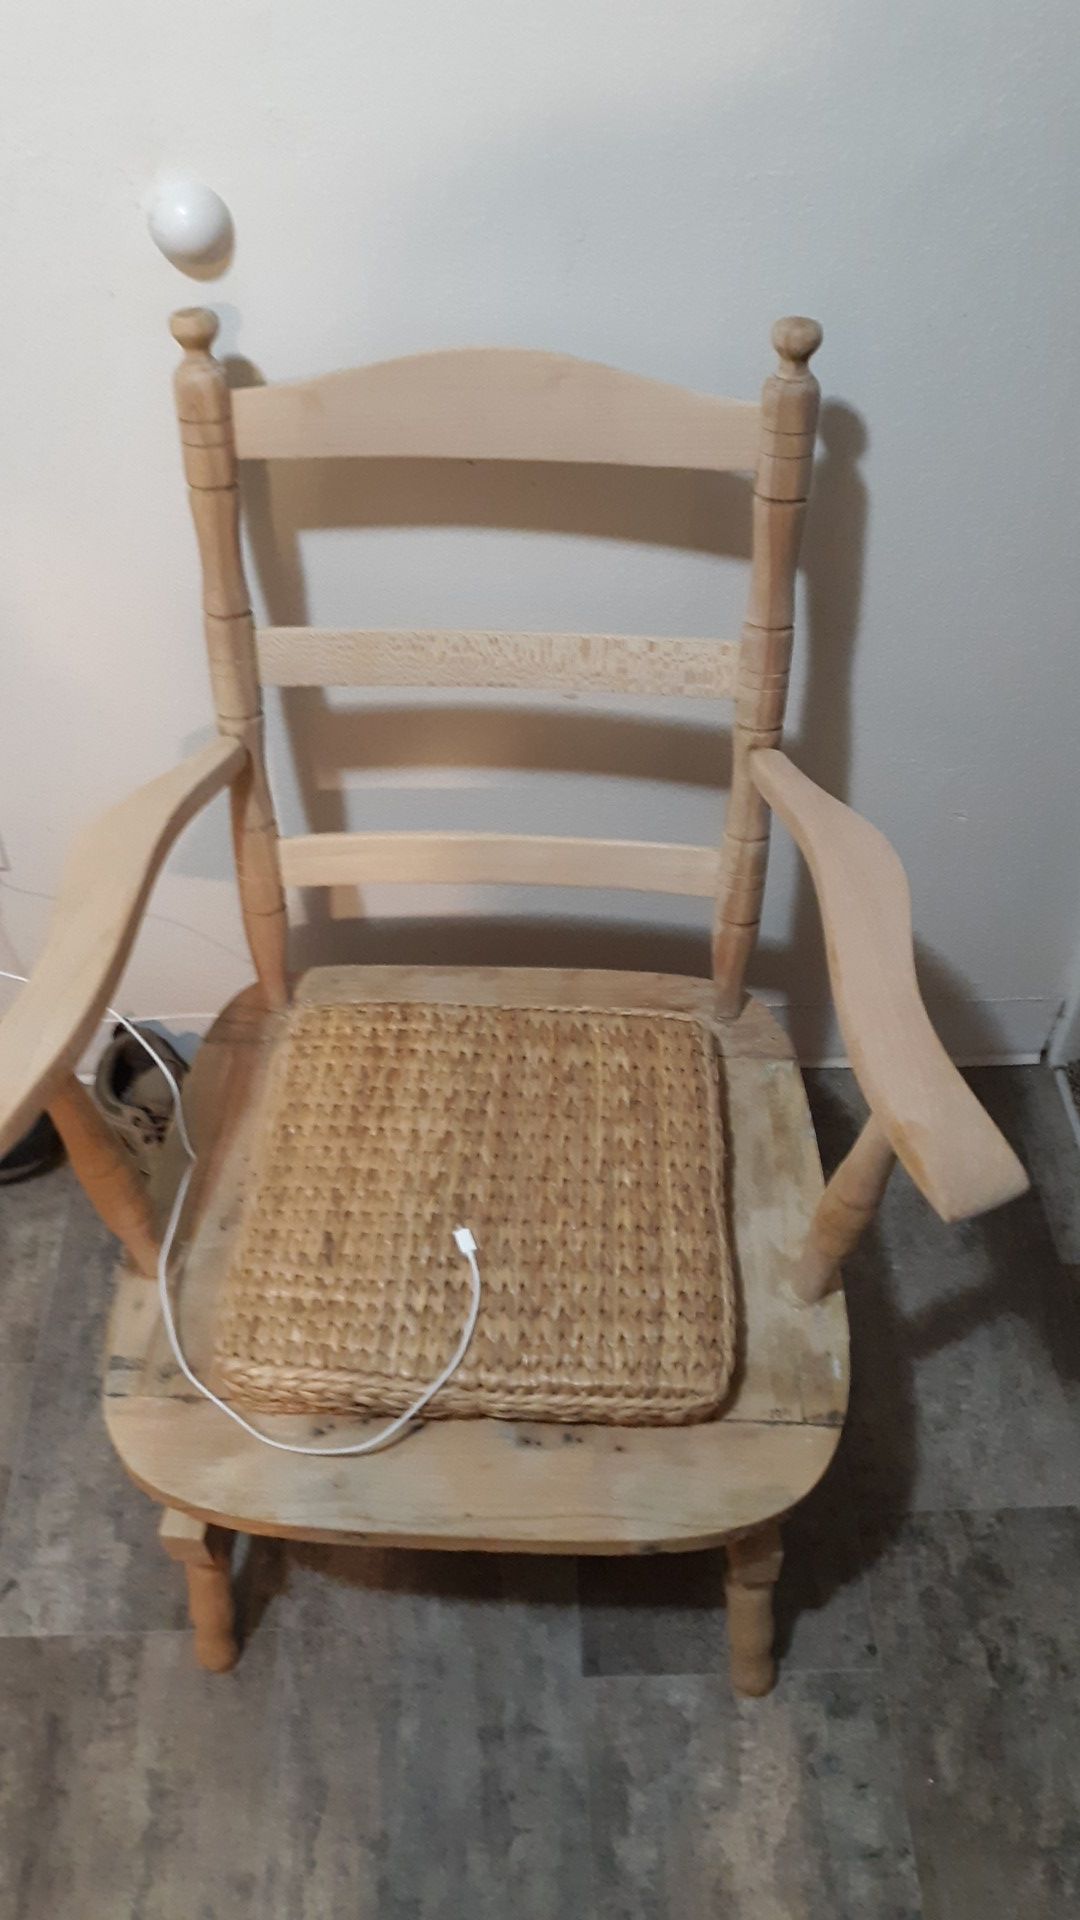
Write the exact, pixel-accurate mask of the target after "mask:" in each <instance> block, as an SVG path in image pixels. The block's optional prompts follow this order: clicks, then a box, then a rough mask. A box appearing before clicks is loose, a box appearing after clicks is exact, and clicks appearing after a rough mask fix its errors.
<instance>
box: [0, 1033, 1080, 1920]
mask: <svg viewBox="0 0 1080 1920" xmlns="http://www.w3.org/2000/svg"><path fill="white" fill-rule="evenodd" d="M975 1078H976V1082H977V1085H978V1090H979V1092H980V1095H981V1096H982V1097H983V1098H984V1099H985V1100H987V1102H988V1104H989V1105H990V1106H991V1108H992V1110H993V1111H994V1113H995V1115H996V1116H997V1117H998V1119H999V1121H1000V1123H1001V1124H1002V1125H1003V1126H1004V1127H1005V1128H1006V1130H1007V1131H1008V1132H1009V1134H1010V1136H1011V1137H1012V1138H1013V1140H1014V1143H1015V1144H1016V1146H1017V1148H1018V1150H1019V1151H1020V1153H1021V1155H1022V1157H1023V1158H1024V1159H1025V1161H1026V1163H1027V1164H1028V1166H1029V1169H1030V1171H1031V1173H1032V1176H1033V1180H1034V1182H1035V1190H1034V1192H1033V1193H1032V1194H1031V1195H1030V1196H1027V1197H1025V1198H1024V1199H1022V1200H1021V1201H1019V1202H1017V1203H1016V1204H1015V1205H1014V1206H1013V1207H1011V1208H1009V1209H1006V1210H1003V1211H1002V1212H1001V1213H999V1214H996V1215H993V1216H990V1217H989V1218H988V1219H986V1220H983V1221H978V1222H975V1223H973V1224H972V1225H969V1226H967V1227H964V1228H959V1229H951V1230H950V1229H946V1228H944V1227H942V1226H941V1225H940V1223H938V1222H937V1221H935V1219H934V1218H933V1216H932V1215H931V1214H930V1213H929V1212H928V1210H927V1209H926V1207H925V1206H924V1205H923V1203H922V1202H921V1200H920V1199H919V1197H918V1196H917V1195H916V1194H915V1192H914V1191H913V1189H912V1188H911V1186H910V1183H909V1182H908V1181H907V1180H906V1179H905V1178H904V1177H903V1176H898V1177H897V1178H896V1179H895V1180H894V1182H893V1183H892V1186H891V1187H890V1191H889V1194H888V1196H887V1199H886V1203H885V1207H884V1209H883V1212H882V1216H881V1219H880V1222H879V1225H878V1227H877V1228H876V1229H875V1231H874V1233H872V1234H871V1235H870V1236H869V1237H868V1239H867V1241H866V1243H865V1244H864V1246H863V1248H862V1249H861V1250H860V1252H859V1254H858V1255H857V1256H856V1258H855V1259H854V1260H853V1261H852V1262H851V1264H850V1268H849V1271H848V1276H847V1279H848V1299H849V1308H850V1313H851V1319H852V1332H853V1356H854V1383H853V1397H852V1413H851V1419H850V1421H849V1425H848V1428H847V1430H846V1432H845V1434H844V1438H843V1441H842V1444H841V1449H840V1453H839V1455H838V1458H837V1461H836V1463H835V1465H834V1467H833V1469H832V1470H831V1471H830V1473H829V1474H828V1476H827V1477H826V1479H825V1480H824V1482H823V1483H822V1485H821V1486H820V1487H819V1488H818V1489H817V1491H816V1492H815V1493H814V1494H813V1496H812V1497H811V1498H810V1499H809V1500H808V1501H807V1502H806V1503H805V1505H804V1506H803V1508H802V1509H801V1510H800V1511H799V1513H798V1514H797V1515H795V1516H793V1518H792V1520H791V1521H790V1523H789V1524H788V1526H787V1527H786V1529H785V1544H786V1562H785V1568H784V1573H783V1576H782V1580H781V1585H780V1589H779V1592H778V1601H777V1619H778V1642H779V1646H780V1650H781V1655H782V1668H781V1677H780V1681H779V1684H778V1686H777V1689H776V1691H775V1693H774V1694H773V1695H771V1696H770V1698H769V1699H767V1700H764V1701H756V1702H755V1701H741V1702H739V1701H736V1700H734V1699H733V1697H732V1695H731V1693H730V1690H729V1688H728V1684H727V1678H726V1672H725V1659H726V1644H725V1624H724V1613H723V1583H722V1564H721V1561H720V1559H719V1557H718V1556H717V1555H713V1554H703V1555H692V1556H686V1555H674V1556H670V1557H668V1556H659V1557H657V1558H646V1559H632V1560H617V1561H604V1560H582V1561H580V1562H578V1563H574V1562H572V1561H565V1560H555V1559H551V1560H548V1559H543V1558H539V1559H534V1558H526V1557H521V1558H514V1557H509V1556H507V1557H499V1556H491V1557H486V1556H474V1555H460V1556H459V1555H445V1556H443V1555H424V1554H405V1553H402V1554H386V1553H375V1552H360V1551H353V1552H339V1551H337V1550H333V1551H331V1550H329V1549H319V1548H299V1547H293V1548H286V1547H285V1546H282V1545H280V1544H278V1543H274V1542H267V1541H258V1542H252V1543H250V1544H249V1545H248V1546H247V1548H246V1550H245V1552H244V1553H243V1554H242V1555H241V1556H240V1561H239V1564H238V1568H237V1588H238V1595H239V1604H240V1612H241V1617H242V1620H243V1622H244V1628H245V1632H246V1635H247V1644H246V1647H245V1651H244V1655H243V1659H242V1660H241V1663H240V1665H239V1667H238V1668H237V1670H236V1672H235V1673H233V1674H231V1675H228V1676H224V1677H218V1678H213V1677H209V1676H206V1675H202V1674H200V1673H198V1672H197V1670H196V1669H195V1668H194V1666H193V1664H192V1661H191V1651H190V1645H189V1639H188V1634H187V1632H186V1630H185V1628H184V1625H183V1605H182V1594H181V1591H180V1586H181V1582H180V1578H179V1574H178V1570H177V1569H176V1568H174V1567H172V1566H171V1565H170V1564H169V1563H168V1562H167V1561H166V1560H165V1558H164V1556H163V1555H162V1554H161V1553H160V1550H159V1549H158V1547H157V1543H156V1540H155V1514H154V1512H153V1510H152V1508H151V1507H150V1505H149V1503H148V1502H147V1501H146V1500H144V1498H143V1497H142V1496H141V1495H140V1494H139V1493H138V1492H137V1490H136V1489H135V1488H133V1487H131V1486H130V1485H129V1484H128V1483H127V1481H126V1480H125V1478H124V1475H123V1473H122V1472H121V1470H120V1468H119V1466H118V1464H117V1462H116V1461H115V1459H114V1457H113V1455H112V1453H111V1451H110V1449H109V1446H108V1443H107V1441H106V1439H105V1435H104V1431H103V1429H102V1425H101V1418H100V1412H99V1405H98V1359H99V1349H100V1342H101V1333H102V1322H103V1316H104V1313H105V1311H106V1307H107V1302H108V1292H109V1283H110V1269H111V1264H112V1248H111V1245H110V1243H109V1241H108V1238H107V1236H106V1235H105V1234H104V1233H103V1232H102V1231H101V1229H100V1228H99V1226H98V1225H97V1223H96V1221H95V1220H94V1217H93V1215H92V1214H91V1212H90V1210H89V1208H88V1207H87V1206H86V1203H85V1201H84V1200H83V1198H82V1196H81V1194H80V1193H79V1192H78V1190H77V1188H76V1187H75V1186H74V1183H73V1182H72V1180H71V1176H70V1174H69V1173H67V1172H66V1171H60V1172H56V1173H51V1174H47V1175H45V1176H43V1177H42V1178H41V1179H39V1180H36V1181H33V1182H29V1183H27V1184H26V1185H24V1186H19V1187H15V1188H9V1189H6V1190H3V1191H0V1392H2V1394H3V1404H2V1406H0V1498H3V1496H4V1495H5V1493H6V1500H5V1503H4V1506H3V1524H2V1528H0V1915H2V1916H3V1920H8V1917H9V1916H10V1920H43V1917H44V1916H46V1915H48V1916H49V1920H53V1916H66V1915H68V1914H71V1915H73V1916H75V1915H77V1916H78V1920H114V1916H120V1915H123V1916H124V1917H125V1920H127V1917H128V1916H130V1917H131V1920H245V1917H246V1916H247V1915H252V1916H258V1920H309V1916H311V1920H314V1917H315V1916H318V1920H338V1917H339V1916H342V1917H343V1920H344V1917H345V1916H347V1917H348V1920H352V1917H353V1916H364V1917H365V1920H366V1916H368V1915H371V1916H373V1917H374V1920H428V1916H432V1917H434V1916H438V1917H439V1920H453V1917H454V1916H456V1915H457V1914H459V1913H460V1914H462V1915H465V1914H468V1915H469V1917H470V1920H487V1917H488V1916H496V1915H497V1916H499V1920H517V1917H518V1916H520V1920H532V1916H534V1915H536V1916H539V1915H544V1916H549V1915H552V1914H557V1913H564V1912H574V1913H581V1914H584V1915H589V1916H595V1917H596V1920H623V1917H624V1916H625V1920H630V1917H631V1916H633V1920H654V1917H655V1920H698V1916H701V1920H705V1917H706V1916H708V1920H713V1917H714V1916H719V1917H720V1920H724V1917H725V1916H733V1917H734V1916H738V1920H743V1916H750V1915H752V1916H753V1917H754V1920H819V1916H820V1920H847V1916H851V1920H856V1917H857V1920H879V1917H880V1920H916V1917H919V1920H974V1917H975V1916H976V1915H978V1916H980V1920H981V1916H984V1915H986V1914H987V1913H994V1914H998V1913H1000V1914H1002V1915H1008V1914H1012V1913H1023V1914H1024V1915H1025V1920H1066V1916H1069V1917H1070V1920H1073V1916H1075V1915H1076V1913H1078V1912H1080V1674H1078V1671H1077V1670H1078V1666H1080V1608H1078V1606H1077V1593H1078V1591H1080V1492H1078V1490H1080V1269H1078V1267H1077V1265H1076V1264H1075V1262H1076V1253H1077V1239H1076V1237H1075V1236H1076V1234H1077V1232H1078V1223H1080V1209H1078V1198H1077V1197H1078V1195H1080V1155H1077V1153H1076V1151H1075V1147H1074V1145H1073V1144H1072V1142H1071V1135H1068V1134H1067V1131H1066V1132H1065V1133H1063V1132H1062V1130H1061V1128H1059V1127H1058V1125H1057V1115H1056V1110H1055V1108H1054V1107H1053V1105H1052V1100H1053V1099H1056V1098H1057V1091H1056V1089H1055V1088H1054V1087H1052V1086H1051V1085H1050V1084H1049V1082H1048V1079H1047V1078H1046V1076H1044V1075H1043V1074H1042V1073H1041V1072H1040V1071H1039V1070H1038V1069H1035V1068H1031V1069H1028V1068H1024V1069H992V1070H984V1071H982V1072H981V1073H979V1074H978V1075H976V1076H975ZM810 1080H811V1093H812V1104H813V1107H814V1112H815V1120H816V1123H817V1126H818V1130H819V1135H820V1138H821V1141H822V1148H823V1153H824V1155H825V1157H826V1161H827V1163H830V1162H835V1161H836V1159H837V1158H838V1157H839V1156H840V1155H841V1154H842V1153H843V1151H844V1150H845V1148H846V1146H847V1144H848V1143H849V1142H850V1139H851V1138H852V1137H853V1134H854V1131H855V1130H856V1129H857V1127H858V1124H859V1119H860V1115H861V1111H862V1110H861V1105H860V1102H859V1097H858V1094H857V1092H856V1091H855V1089H854V1087H853V1084H852V1081H851V1077H850V1075H848V1074H844V1073H840V1072H830V1073H823V1074H815V1075H812V1076H810ZM1070 1156H1071V1157H1070ZM1070 1263H1072V1264H1070Z"/></svg>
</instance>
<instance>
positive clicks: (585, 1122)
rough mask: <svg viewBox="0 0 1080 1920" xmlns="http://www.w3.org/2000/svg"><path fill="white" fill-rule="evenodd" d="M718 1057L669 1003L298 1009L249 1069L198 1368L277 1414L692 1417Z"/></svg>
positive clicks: (717, 1277) (722, 1298) (725, 1337)
mask: <svg viewBox="0 0 1080 1920" xmlns="http://www.w3.org/2000/svg"><path fill="white" fill-rule="evenodd" d="M723 1158H724V1142H723V1127H722V1121H721V1114H720V1103H719V1097H718V1065H717V1058H716V1052H715V1046H714V1042H713V1040H712V1038H711V1036H710V1034H709V1032H708V1030H707V1029H706V1028H705V1027H704V1026H703V1025H702V1024H701V1023H700V1022H699V1021H697V1020H695V1019H694V1018H692V1017H690V1016H686V1015H680V1014H664V1013H636V1012H625V1013H623V1012H609V1011H593V1010H587V1009H586V1010H577V1009H573V1008H553V1009H545V1008H531V1007H530V1008H512V1007H511V1008H507V1007H479V1006H430V1005H413V1004H392V1005H377V1004H374V1005H357V1006H348V1005H345V1006H308V1007H301V1008H299V1009H298V1010H296V1011H295V1012H294V1013H293V1014H292V1016H291V1017H290V1020H289V1024H288V1026H287V1029H286V1032H285V1036H284V1038H283V1040H282V1042H281V1043H280V1045H279V1048H278V1051H277V1054H276V1056H275V1059H274V1062H273V1064H272V1066H271V1070H270V1078H269V1082H268V1087H267V1092H266V1095H265V1100H264V1107H263V1112H262V1114H261V1116H260V1120H259V1123H258V1138H257V1143H256V1149H255V1163H254V1170H253V1178H252V1181H251V1185H250V1188H249V1192H248V1196H247V1200H246V1203H245V1208H244V1213H243V1217H242V1220H241V1223H240V1227H239V1230H238V1234H237V1238H236V1240H235V1242H234V1252H233V1258H232V1262H231V1266H230V1270H229V1272H228V1275H227V1278H226V1281H225V1286H224V1290H223V1294H222V1298H221V1306H220V1312H219V1320H218V1327H217V1338H216V1361H217V1371H218V1378H219V1381H220V1382H221V1384H222V1385H223V1386H224V1388H225V1390H226V1391H227V1392H228V1393H229V1394H230V1395H231V1397H232V1398H233V1400H234V1401H235V1402H236V1403H237V1404H239V1405H242V1406H245V1407H248V1408H257V1409H263V1410H275V1411H278V1412H301V1411H309V1412H311V1411H319V1412H333V1411H338V1412H345V1411H353V1410H362V1411H366V1412H371V1413H388V1412H398V1411H400V1410H402V1409H403V1408H405V1407H407V1406H409V1405H410V1403H411V1402H412V1401H413V1400H414V1399H415V1398H416V1396H417V1394H418V1393H419V1392H420V1391H421V1390H422V1389H423V1388H424V1387H425V1386H426V1385H427V1384H428V1382H429V1381H431V1380H432V1379H434V1377H435V1375H436V1374H437V1373H438V1372H439V1371H440V1369H441V1368H442V1367H443V1366H444V1365H445V1363H446V1361H447V1360H448V1358H449V1356H450V1354H451V1353H452V1352H453V1350H454V1347H455V1345H456V1344H457V1341H458V1338H459V1335H460V1333H461V1329H462V1326H463V1324H464V1321H465V1317H466V1313H467V1311H468V1305H469V1279H468V1269H467V1267H466V1264H465V1262H464V1260H463V1259H462V1257H461V1255H460V1254H459V1253H458V1251H457V1249H456V1248H455V1246H454V1243H453V1240H452V1231H453V1229H454V1227H456V1226H458V1225H466V1226H468V1227H470V1228H471V1229H472V1231H473V1233H474V1234H475V1236H476V1240H477V1244H478V1249H479V1254H478V1258H479V1263H480V1271H481V1275H482V1282H483V1295H482V1300H481V1307H480V1316H479V1320H478V1323H477V1327H476V1332H475V1334H474V1336H473V1340H472V1345H471V1347H470V1349H469V1352H468V1354H467V1356H466V1358H465V1361H464V1363H463V1364H462V1366H461V1368H460V1369H459V1371H458V1372H457V1373H456V1374H455V1375H454V1377H453V1379H452V1380H451V1381H450V1382H449V1383H448V1385H447V1386H446V1387H444V1388H443V1389H442V1391H441V1392H440V1393H439V1394H438V1395H437V1396H436V1398H435V1399H434V1400H433V1401H432V1402H431V1404H430V1405H429V1407H428V1409H427V1413H428V1416H429V1417H431V1416H438V1415H443V1416H446V1415H451V1414H453V1415H458V1416H460V1415H469V1414H474V1415H476V1414H489V1415H499V1416H503V1417H506V1418H511V1419H514V1418H516V1419H532V1420H581V1421H606V1422H613V1423H616V1424H623V1425H635V1424H642V1425H648V1424H659V1423H664V1422H677V1421H687V1420H697V1419H703V1418H705V1417H707V1416H708V1415H709V1414H711V1413H713V1412H715V1410H716V1408H717V1407H718V1405H719V1404H720V1402H721V1401H722V1399H723V1397H724V1393H725V1390H726V1387H727V1384H728V1380H729V1377H730V1373H731V1366H732V1358H733V1350H734V1317H735V1316H734V1304H733V1294H732V1282H731V1267H730V1261H729V1257H728V1248H727V1240H726V1234H725V1212H724V1177H723V1176H724V1166H723Z"/></svg>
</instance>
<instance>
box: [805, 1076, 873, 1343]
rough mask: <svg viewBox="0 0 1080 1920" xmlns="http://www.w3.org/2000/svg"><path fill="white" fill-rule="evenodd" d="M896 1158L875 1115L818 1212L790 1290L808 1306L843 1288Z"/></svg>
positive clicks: (824, 1195) (834, 1178)
mask: <svg viewBox="0 0 1080 1920" xmlns="http://www.w3.org/2000/svg"><path fill="white" fill-rule="evenodd" d="M895 1165H896V1155H895V1154H894V1152H893V1150H892V1148H891V1147H890V1145H889V1142H888V1141H887V1139H886V1138H885V1135H884V1133H883V1132H882V1130H881V1128H880V1127H879V1125H878V1123H877V1121H876V1120H875V1119H874V1116H873V1114H871V1115H870V1118H869V1120H868V1121H867V1122H866V1125H865V1126H864V1128H863V1130H862V1132H861V1133H860V1135H859V1137H858V1139H857V1140H856V1142H855V1145H854V1146H853V1147H852V1149H851V1151H850V1153H848V1154H847V1155H845V1157H844V1159H843V1160H841V1162H840V1165H839V1166H838V1167H837V1169H836V1172H835V1173H834V1174H833V1176H832V1179H831V1180H830V1181H829V1183H828V1185H827V1187H826V1188H825V1191H824V1193H823V1194H822V1196H821V1199H820V1200H819V1201H818V1203H817V1206H816V1208H815V1209H814V1217H813V1219H812V1220H811V1222H810V1229H809V1232H808V1233H807V1236H806V1245H805V1247H804V1248H803V1251H802V1255H801V1258H800V1260H799V1264H798V1267H797V1268H796V1270H795V1275H794V1279H793V1281H792V1285H793V1286H794V1289H795V1292H796V1294H797V1295H798V1298H799V1299H800V1300H802V1301H804V1302H805V1303H806V1304H807V1305H808V1306H810V1305H813V1303H814V1301H815V1300H822V1299H824V1297H825V1295H826V1294H828V1293H833V1292H835V1290H836V1288H837V1287H838V1286H839V1285H840V1269H839V1263H840V1261H841V1260H846V1259H847V1256H848V1254H849V1253H853V1252H854V1250H855V1247H856V1246H857V1244H858V1242H859V1240H860V1239H861V1237H862V1235H863V1233H864V1232H865V1231H866V1228H867V1227H868V1226H869V1224H870V1222H871V1220H872V1219H873V1217H874V1215H875V1213H876V1212H877V1210H878V1207H879V1205H880V1204H881V1196H882V1194H883V1193H884V1192H885V1188H886V1186H887V1184H888V1179H889V1175H890V1173H891V1172H892V1170H893V1168H894V1166H895Z"/></svg>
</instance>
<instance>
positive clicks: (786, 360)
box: [772, 313, 825, 374]
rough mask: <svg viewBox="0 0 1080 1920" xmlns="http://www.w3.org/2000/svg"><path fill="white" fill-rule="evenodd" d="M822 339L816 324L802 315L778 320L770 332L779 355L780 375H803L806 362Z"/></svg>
mask: <svg viewBox="0 0 1080 1920" xmlns="http://www.w3.org/2000/svg"><path fill="white" fill-rule="evenodd" d="M824 337H825V336H824V333H823V332H822V329H821V327H820V326H819V324H818V322H817V321H816V320H807V319H806V317H805V316H804V315H803V314H800V313H792V314H789V315H788V317H787V319H786V320H778V321H777V322H776V325H775V326H774V327H773V330H772V343H773V346H774V347H775V348H776V351H777V353H778V354H779V355H780V371H781V373H786V374H793V373H805V372H806V363H807V361H808V360H809V359H810V358H811V357H812V355H813V354H815V353H816V352H817V350H818V348H819V347H820V345H821V342H822V340H823V339H824Z"/></svg>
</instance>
